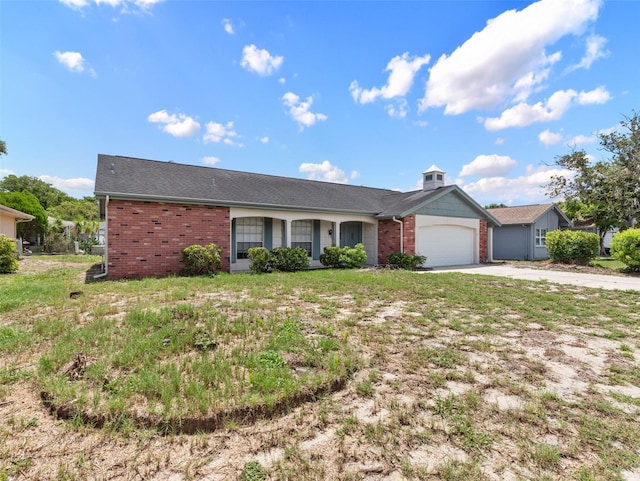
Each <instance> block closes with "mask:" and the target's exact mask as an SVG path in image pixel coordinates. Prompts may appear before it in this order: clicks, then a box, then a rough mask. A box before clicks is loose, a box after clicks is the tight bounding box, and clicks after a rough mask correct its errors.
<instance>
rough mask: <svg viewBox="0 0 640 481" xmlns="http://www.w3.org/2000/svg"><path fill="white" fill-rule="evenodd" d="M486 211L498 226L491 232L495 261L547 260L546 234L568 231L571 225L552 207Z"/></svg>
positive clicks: (551, 205) (563, 215)
mask: <svg viewBox="0 0 640 481" xmlns="http://www.w3.org/2000/svg"><path fill="white" fill-rule="evenodd" d="M487 211H488V212H489V213H490V214H491V215H492V216H493V217H495V218H496V219H498V221H499V222H500V224H501V225H500V226H498V227H496V228H495V229H494V231H493V258H494V259H510V260H527V261H529V260H536V259H547V258H548V257H549V255H548V253H547V247H546V245H547V233H549V232H551V231H553V230H558V229H566V228H569V227H571V221H570V220H569V219H568V218H567V216H566V215H565V214H564V212H562V210H560V208H559V207H558V206H557V205H555V204H536V205H522V206H517V207H498V208H495V209H487Z"/></svg>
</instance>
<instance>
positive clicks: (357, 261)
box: [340, 244, 367, 268]
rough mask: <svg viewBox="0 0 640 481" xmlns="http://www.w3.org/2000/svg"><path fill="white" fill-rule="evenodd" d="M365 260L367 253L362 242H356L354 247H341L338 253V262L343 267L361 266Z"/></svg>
mask: <svg viewBox="0 0 640 481" xmlns="http://www.w3.org/2000/svg"><path fill="white" fill-rule="evenodd" d="M365 262H367V253H366V252H365V250H364V246H363V245H362V244H356V245H355V247H348V246H346V247H343V248H342V252H341V253H340V264H342V265H344V267H351V268H352V267H361V266H362V265H363V264H364V263H365Z"/></svg>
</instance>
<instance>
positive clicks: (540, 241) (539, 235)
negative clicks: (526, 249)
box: [536, 229, 547, 247]
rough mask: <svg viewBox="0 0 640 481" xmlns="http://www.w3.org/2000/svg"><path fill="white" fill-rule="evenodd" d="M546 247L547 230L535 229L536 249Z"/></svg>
mask: <svg viewBox="0 0 640 481" xmlns="http://www.w3.org/2000/svg"><path fill="white" fill-rule="evenodd" d="M546 245H547V229H536V247H545V246H546Z"/></svg>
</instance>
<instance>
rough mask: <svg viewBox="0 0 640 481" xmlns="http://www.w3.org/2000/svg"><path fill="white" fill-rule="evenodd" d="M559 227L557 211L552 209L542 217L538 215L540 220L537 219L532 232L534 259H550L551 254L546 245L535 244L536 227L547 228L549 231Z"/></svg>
mask: <svg viewBox="0 0 640 481" xmlns="http://www.w3.org/2000/svg"><path fill="white" fill-rule="evenodd" d="M558 227H559V219H558V214H557V213H556V212H554V211H553V210H550V211H549V212H547V213H546V214H544V215H541V216H540V217H538V220H536V223H535V224H534V225H533V230H532V232H531V234H532V235H533V241H532V242H533V243H532V245H533V258H534V259H548V258H549V254H548V252H547V248H546V247H536V244H535V240H536V237H535V236H536V229H547V233H549V232H551V231H552V230H558Z"/></svg>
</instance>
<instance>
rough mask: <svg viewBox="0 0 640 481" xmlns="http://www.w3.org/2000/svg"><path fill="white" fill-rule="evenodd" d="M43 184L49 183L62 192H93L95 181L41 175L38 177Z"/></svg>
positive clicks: (82, 178)
mask: <svg viewBox="0 0 640 481" xmlns="http://www.w3.org/2000/svg"><path fill="white" fill-rule="evenodd" d="M38 179H40V180H41V181H43V182H47V183H48V184H51V185H52V186H54V187H55V188H56V189H60V190H62V191H65V192H66V191H80V192H81V191H87V190H93V188H94V185H95V183H94V181H93V180H92V179H87V178H84V177H78V178H76V179H63V178H61V177H52V176H50V175H41V176H39V177H38Z"/></svg>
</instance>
